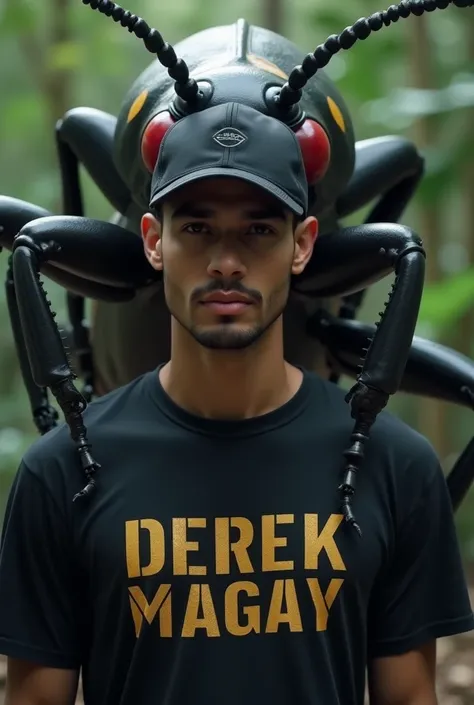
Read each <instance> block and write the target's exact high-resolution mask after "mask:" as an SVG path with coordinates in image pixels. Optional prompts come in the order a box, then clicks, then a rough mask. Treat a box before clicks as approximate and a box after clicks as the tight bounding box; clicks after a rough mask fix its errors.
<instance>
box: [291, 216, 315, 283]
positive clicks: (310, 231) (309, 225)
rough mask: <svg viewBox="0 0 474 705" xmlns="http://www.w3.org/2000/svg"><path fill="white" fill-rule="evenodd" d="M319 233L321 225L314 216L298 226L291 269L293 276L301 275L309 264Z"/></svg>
mask: <svg viewBox="0 0 474 705" xmlns="http://www.w3.org/2000/svg"><path fill="white" fill-rule="evenodd" d="M318 232H319V224H318V221H317V220H316V218H315V217H314V216H309V217H308V218H306V220H303V221H302V222H301V223H299V224H298V225H297V227H296V230H295V252H294V255H293V266H292V268H291V272H292V274H301V272H302V271H303V270H304V268H305V267H306V265H307V264H308V262H309V260H310V259H311V255H312V254H313V248H314V243H315V242H316V238H317V237H318Z"/></svg>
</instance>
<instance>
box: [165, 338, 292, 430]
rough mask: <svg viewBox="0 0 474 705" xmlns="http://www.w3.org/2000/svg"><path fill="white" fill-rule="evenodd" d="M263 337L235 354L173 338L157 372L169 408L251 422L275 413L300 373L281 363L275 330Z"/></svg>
mask: <svg viewBox="0 0 474 705" xmlns="http://www.w3.org/2000/svg"><path fill="white" fill-rule="evenodd" d="M267 333H268V335H265V336H264V338H263V339H261V340H260V341H259V342H258V343H257V344H255V345H253V346H251V347H250V348H248V349H247V350H237V351H227V350H209V349H206V348H203V347H202V346H200V345H199V344H198V343H196V341H194V339H193V340H192V342H191V341H190V340H189V335H188V334H187V333H186V334H185V336H184V337H186V338H187V339H186V340H185V341H184V340H182V339H181V335H179V334H178V335H177V336H175V337H174V339H173V343H172V346H171V350H172V352H171V359H170V361H169V362H168V363H167V364H166V365H164V366H163V367H162V368H161V370H160V382H161V384H162V386H163V389H164V390H165V392H166V393H167V394H168V395H169V396H170V397H171V399H172V400H173V401H174V402H175V404H177V405H178V406H180V407H182V408H183V409H186V410H187V411H189V412H190V413H193V414H195V415H197V416H202V417H204V418H215V419H229V420H231V419H245V418H253V417H255V416H260V415H262V414H266V413H269V412H271V411H273V410H274V409H277V408H279V407H280V406H282V405H283V404H285V403H286V402H287V401H289V400H290V399H291V397H293V396H294V395H295V394H296V392H297V391H298V389H299V387H300V385H301V382H302V373H301V371H300V370H299V369H297V368H296V367H293V366H292V365H290V364H289V363H287V362H286V361H285V360H284V357H283V340H282V335H281V330H278V327H276V329H275V330H272V331H268V332H267Z"/></svg>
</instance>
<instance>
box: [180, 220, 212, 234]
mask: <svg viewBox="0 0 474 705" xmlns="http://www.w3.org/2000/svg"><path fill="white" fill-rule="evenodd" d="M206 228H207V226H206V225H205V224H204V223H188V224H187V225H185V226H184V228H183V230H184V231H185V232H188V233H192V234H193V235H197V234H199V233H202V232H204V231H205V230H206Z"/></svg>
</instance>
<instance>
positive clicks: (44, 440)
mask: <svg viewBox="0 0 474 705" xmlns="http://www.w3.org/2000/svg"><path fill="white" fill-rule="evenodd" d="M152 374H153V373H150V372H148V373H146V374H144V375H141V376H140V377H137V378H136V379H134V380H132V381H131V382H129V383H128V384H125V385H123V386H121V387H118V388H117V389H115V390H113V391H111V392H109V393H108V394H105V395H103V396H101V397H98V398H97V399H94V400H93V401H92V402H90V403H89V404H88V406H87V407H86V409H85V411H84V413H83V421H84V426H85V428H86V431H87V437H88V440H89V441H90V442H91V443H92V444H95V443H97V442H98V441H100V440H102V437H103V436H104V434H105V435H107V434H109V435H110V434H113V435H116V433H117V432H119V428H120V425H121V424H122V425H123V424H124V423H125V424H127V422H128V421H131V420H136V419H137V413H138V409H139V407H140V406H142V404H141V402H142V401H143V399H144V395H145V394H146V391H147V385H148V384H149V383H150V381H151V380H150V377H151V375H152ZM70 461H71V462H76V463H77V451H76V449H75V445H74V442H73V440H72V438H71V432H70V428H69V426H68V425H67V424H66V423H65V421H64V420H61V422H60V423H59V424H58V425H57V426H56V427H55V428H53V429H52V430H51V431H49V432H48V433H46V434H45V435H44V436H41V437H40V438H38V439H37V440H35V441H34V442H33V443H32V445H31V446H30V447H29V448H28V450H27V451H26V452H25V454H24V456H23V463H24V465H25V466H26V467H27V468H29V469H30V470H32V471H33V472H35V474H36V473H37V472H41V471H44V469H45V468H49V469H50V468H51V467H52V466H53V465H55V464H56V465H58V464H62V465H64V464H67V463H68V462H70Z"/></svg>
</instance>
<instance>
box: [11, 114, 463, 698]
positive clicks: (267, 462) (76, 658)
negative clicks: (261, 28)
mask: <svg viewBox="0 0 474 705" xmlns="http://www.w3.org/2000/svg"><path fill="white" fill-rule="evenodd" d="M307 194H308V190H307V182H306V179H305V175H304V169H303V164H302V158H301V152H300V149H299V146H298V143H297V141H296V138H295V136H294V134H293V133H292V131H291V130H290V129H289V128H287V127H286V126H285V125H283V124H281V123H279V122H277V121H276V120H274V119H272V118H270V117H266V116H263V115H261V114H259V113H256V112H255V111H254V110H252V109H251V108H247V107H244V106H238V105H236V104H229V105H224V106H219V107H214V108H210V109H208V110H205V111H202V112H201V113H197V114H195V115H193V116H190V117H187V118H184V119H182V120H181V121H179V122H178V123H177V124H176V125H175V126H174V127H173V128H172V129H171V130H170V131H169V132H168V133H167V136H166V137H165V140H164V142H163V145H162V148H161V151H160V157H159V162H158V165H157V168H156V170H155V174H154V178H153V184H152V198H151V206H150V207H151V212H150V213H149V214H147V215H145V216H144V217H143V221H142V233H143V242H144V249H145V254H146V256H147V258H148V260H149V261H150V263H151V264H152V266H153V267H155V268H156V269H158V270H163V274H164V288H165V294H166V301H167V305H168V307H169V309H170V312H171V315H172V330H171V335H172V344H171V358H170V360H169V362H168V363H166V364H165V365H162V366H160V367H159V369H158V370H155V371H153V372H150V373H148V374H145V375H144V376H142V377H140V378H139V379H137V380H135V381H133V382H132V383H130V384H128V385H127V386H125V387H123V388H121V389H119V390H116V391H114V392H112V393H111V394H109V395H107V396H105V397H103V398H101V399H100V400H98V401H96V402H94V403H93V404H92V405H91V406H90V407H89V409H88V410H87V412H86V414H85V421H86V424H87V426H88V429H89V437H90V439H91V442H92V444H93V452H94V456H95V457H96V458H97V460H98V461H99V462H100V464H101V468H100V469H99V471H98V472H97V486H96V489H95V492H94V493H93V494H91V495H90V496H89V497H86V498H82V499H81V500H80V501H78V502H75V503H74V504H73V503H72V502H71V499H72V497H73V496H74V495H75V494H76V493H77V492H78V491H79V490H80V489H81V487H82V486H83V484H84V478H83V477H82V475H81V472H80V470H79V467H78V461H77V457H76V454H75V451H74V449H73V444H72V442H71V440H70V438H69V434H68V430H67V428H65V427H61V428H59V429H55V430H54V431H52V432H51V433H49V434H48V435H47V436H45V437H43V438H42V439H40V440H39V441H38V442H37V443H35V444H34V446H33V447H32V448H31V449H30V450H29V451H28V452H27V453H26V455H25V458H24V460H23V462H22V465H21V468H20V469H19V472H18V475H17V477H16V479H15V483H14V486H13V488H12V491H11V495H10V499H9V503H8V508H7V512H6V518H5V525H4V532H3V541H2V549H1V557H0V651H1V652H3V653H4V654H6V655H7V656H8V657H9V666H8V682H7V692H8V695H7V703H8V705H40V704H41V705H69V704H70V703H71V702H73V700H74V695H75V692H76V686H77V678H78V672H79V669H80V668H81V667H82V675H83V684H84V694H85V702H86V704H87V705H196V704H197V703H205V704H206V705H217V704H219V705H220V704H222V703H226V705H251V704H253V703H255V704H257V703H272V705H319V704H320V703H324V705H336V704H344V705H353V704H354V705H361V704H362V702H363V698H364V684H365V674H366V670H368V672H369V683H370V690H371V694H372V702H373V703H375V704H376V705H402V704H403V705H434V704H435V703H436V694H435V653H436V651H435V643H436V639H437V638H439V637H443V636H446V635H451V634H456V633H461V632H465V631H468V630H470V629H472V628H473V627H474V620H473V615H472V611H471V606H470V604H469V599H468V595H467V590H466V585H465V579H464V575H463V570H462V566H461V561H460V556H459V551H458V545H457V541H456V535H455V531H454V526H453V517H452V510H451V506H450V501H449V496H448V494H447V491H446V484H445V481H444V477H443V474H442V472H441V469H440V467H439V463H438V460H437V458H436V456H435V454H434V452H433V450H432V448H431V446H429V444H428V442H427V441H426V440H425V439H424V438H422V437H420V436H419V435H418V434H417V433H416V432H414V431H412V430H411V429H409V428H408V427H407V426H405V425H404V424H403V423H401V422H400V421H398V420H397V419H395V418H393V417H391V416H390V415H389V414H387V413H383V414H381V415H380V416H379V418H378V420H377V422H376V424H375V426H374V429H373V432H372V436H371V440H370V443H369V444H368V450H367V455H366V461H365V464H364V466H363V471H362V472H361V476H360V480H359V484H358V491H357V493H356V495H355V499H354V510H355V512H356V515H357V520H358V522H359V523H360V525H361V527H362V531H363V535H362V538H360V537H359V536H358V535H357V534H356V532H355V531H354V529H353V528H352V527H351V526H350V525H348V524H345V523H344V522H343V521H342V514H341V511H340V495H339V491H338V482H339V481H340V477H341V469H342V460H343V458H342V453H343V451H344V449H345V448H346V447H347V443H348V439H349V436H350V433H351V430H352V424H353V420H352V419H351V417H350V409H349V408H348V406H347V404H346V403H345V402H344V396H343V392H342V391H341V390H340V389H338V388H337V387H336V386H335V385H332V384H331V383H329V382H327V381H324V380H323V379H321V378H319V377H318V376H316V375H315V374H314V373H307V372H305V371H304V370H302V369H299V368H296V367H293V366H291V365H289V364H288V363H286V362H285V360H284V356H283V343H282V340H283V336H282V311H283V309H284V308H285V304H286V301H287V298H288V291H289V286H290V279H291V277H292V276H298V275H299V274H300V273H301V272H302V271H303V270H304V267H305V266H306V264H307V262H308V260H309V258H310V257H311V254H312V250H313V245H314V242H315V239H316V237H317V222H316V220H315V218H313V217H307V216H306V213H307V209H308V195H307ZM150 325H151V326H153V325H154V321H153V320H150Z"/></svg>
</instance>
